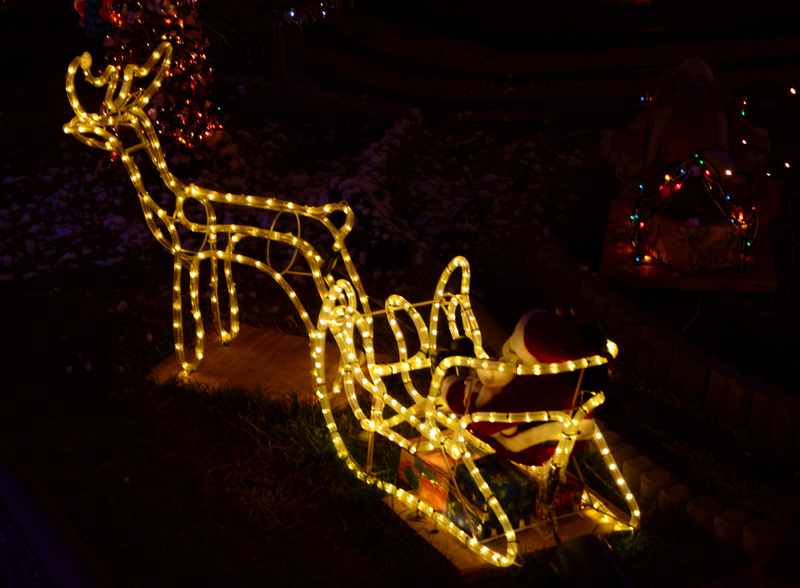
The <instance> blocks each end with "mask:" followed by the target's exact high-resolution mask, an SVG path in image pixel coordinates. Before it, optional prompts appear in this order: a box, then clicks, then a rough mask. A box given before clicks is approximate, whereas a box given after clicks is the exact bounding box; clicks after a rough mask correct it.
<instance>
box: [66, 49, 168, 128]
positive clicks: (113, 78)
mask: <svg viewBox="0 0 800 588" xmlns="http://www.w3.org/2000/svg"><path fill="white" fill-rule="evenodd" d="M162 57H163V60H162ZM171 57H172V45H170V44H169V43H168V42H166V41H165V42H163V43H161V44H159V45H158V47H156V49H155V51H153V53H152V54H151V55H150V57H149V58H148V59H147V61H146V62H145V63H144V65H136V64H133V63H130V64H128V65H126V66H125V69H124V70H123V73H122V86H121V87H120V90H119V93H118V94H117V95H116V96H114V93H115V91H116V89H117V84H118V83H119V76H120V67H119V66H114V65H107V66H106V68H105V69H104V70H103V73H102V74H101V75H100V76H95V75H93V74H92V72H91V67H92V56H91V55H90V54H89V53H83V55H81V56H79V57H76V58H75V59H73V60H72V63H70V64H69V67H68V68H67V97H68V99H69V103H70V106H72V109H73V110H74V111H75V114H76V115H78V117H79V118H80V119H84V120H85V119H89V118H91V119H94V120H100V119H101V115H100V114H95V113H92V114H89V113H87V112H86V110H84V108H83V106H82V105H81V103H80V100H78V96H77V93H76V92H75V74H76V73H77V71H78V68H80V69H82V70H83V75H84V78H85V79H86V80H87V81H88V82H89V83H90V84H92V85H93V86H94V87H96V88H101V87H103V86H106V93H105V97H104V98H103V107H104V110H105V113H106V114H111V113H120V112H124V111H125V110H127V109H129V108H130V107H131V106H138V107H140V108H144V107H145V106H146V105H147V103H148V102H149V101H150V98H152V97H153V94H155V93H156V92H157V91H158V89H159V88H160V87H161V82H162V81H163V80H164V78H165V77H166V76H167V75H168V73H169V66H170V61H171ZM159 61H160V66H159V67H158V71H157V72H156V74H155V76H154V77H153V80H152V81H151V82H150V84H149V85H148V86H147V87H146V88H143V89H141V90H138V91H136V92H134V93H133V94H131V86H132V84H133V81H134V79H135V78H145V77H147V76H149V75H150V73H151V72H152V71H153V69H154V68H155V67H156V66H157V65H158V64H159Z"/></svg>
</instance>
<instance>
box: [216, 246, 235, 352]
mask: <svg viewBox="0 0 800 588" xmlns="http://www.w3.org/2000/svg"><path fill="white" fill-rule="evenodd" d="M238 241H239V238H238V237H237V236H236V235H231V237H230V240H229V241H228V245H227V247H225V261H224V273H225V285H226V286H227V287H228V309H229V313H230V326H231V331H230V334H229V335H228V337H227V340H228V341H232V340H233V339H235V338H236V335H238V334H239V301H238V297H237V295H236V282H235V281H234V280H233V267H232V263H231V259H232V258H233V256H234V253H233V248H234V247H235V246H236V243H237V242H238ZM220 332H221V336H222V338H223V341H225V340H226V335H227V333H226V331H224V330H222V331H220Z"/></svg>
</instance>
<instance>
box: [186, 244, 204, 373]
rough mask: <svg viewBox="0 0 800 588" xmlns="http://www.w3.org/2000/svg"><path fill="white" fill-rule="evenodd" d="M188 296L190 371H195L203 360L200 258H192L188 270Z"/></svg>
mask: <svg viewBox="0 0 800 588" xmlns="http://www.w3.org/2000/svg"><path fill="white" fill-rule="evenodd" d="M189 283H190V285H189V289H190V292H189V295H190V297H191V299H192V317H193V318H194V333H195V340H194V361H193V362H192V366H191V369H192V370H195V369H197V366H198V365H200V362H201V361H202V359H203V349H204V342H205V341H204V340H205V331H204V328H203V314H202V312H201V311H200V258H199V257H194V259H192V265H191V266H190V269H189Z"/></svg>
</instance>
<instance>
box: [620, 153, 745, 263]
mask: <svg viewBox="0 0 800 588" xmlns="http://www.w3.org/2000/svg"><path fill="white" fill-rule="evenodd" d="M734 173H735V172H734V170H731V169H725V170H724V171H723V173H722V174H720V172H719V170H717V168H716V167H715V166H714V165H713V164H712V163H711V162H710V161H709V160H708V159H707V158H705V157H704V156H703V155H702V154H700V153H695V154H693V155H692V157H691V158H689V159H687V160H686V161H683V162H681V163H680V164H679V165H677V166H675V168H674V169H670V170H668V173H665V174H664V176H663V178H661V179H660V180H659V181H658V182H655V183H654V185H650V184H648V183H645V182H640V183H639V184H638V196H637V197H636V201H635V203H634V206H633V210H632V211H631V214H630V217H629V221H630V232H631V242H632V244H633V262H634V263H635V264H636V265H647V264H657V263H662V262H664V260H662V259H659V256H658V253H657V252H656V251H655V250H653V249H651V248H649V247H648V246H647V240H648V229H649V224H650V222H651V220H652V219H653V217H654V216H655V215H656V214H658V212H659V211H660V210H661V209H662V208H663V207H664V206H665V205H667V204H668V203H669V202H670V199H671V198H672V197H673V196H674V195H675V194H676V193H677V192H680V191H681V190H682V189H683V187H684V186H685V184H686V183H687V182H692V181H694V182H701V183H702V186H703V192H704V194H705V196H706V197H707V198H708V199H709V201H710V203H711V204H712V205H713V206H714V207H715V208H716V209H717V210H719V218H720V221H722V222H727V223H729V224H730V230H731V232H732V234H733V235H735V237H736V240H737V242H738V248H737V250H736V253H737V258H738V260H739V264H738V265H739V267H740V268H743V267H745V266H746V265H747V263H748V262H749V261H750V260H751V258H752V251H753V246H754V244H755V241H756V238H757V237H758V227H759V221H758V211H757V208H756V206H755V205H747V204H745V203H743V202H740V201H739V199H738V198H737V196H736V194H733V193H732V192H731V191H730V190H726V189H725V186H724V184H723V175H724V176H725V177H731V176H733V175H734Z"/></svg>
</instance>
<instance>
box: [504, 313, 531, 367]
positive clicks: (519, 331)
mask: <svg viewBox="0 0 800 588" xmlns="http://www.w3.org/2000/svg"><path fill="white" fill-rule="evenodd" d="M534 312H535V311H531V312H527V313H525V314H524V315H522V318H520V319H519V320H518V321H517V326H515V327H514V332H513V333H512V334H511V337H509V339H508V341H507V344H508V348H509V349H510V350H511V351H512V352H513V353H514V355H516V356H517V357H518V358H519V359H520V361H521V362H522V363H523V364H526V365H531V364H534V363H539V360H538V359H536V357H535V356H534V355H532V354H531V352H530V351H528V348H527V347H526V346H525V328H526V327H527V326H528V321H530V319H531V316H533V313H534Z"/></svg>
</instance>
